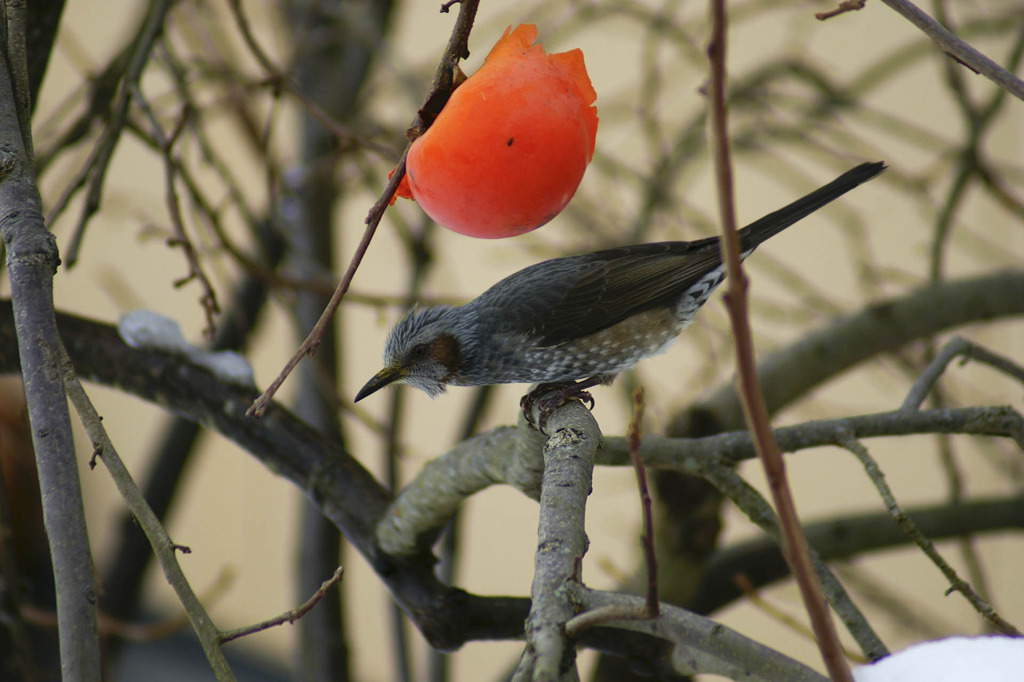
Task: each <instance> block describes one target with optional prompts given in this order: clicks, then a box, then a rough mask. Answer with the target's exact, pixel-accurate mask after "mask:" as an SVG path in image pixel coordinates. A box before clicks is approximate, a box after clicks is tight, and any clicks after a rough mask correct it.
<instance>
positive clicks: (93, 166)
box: [46, 0, 174, 268]
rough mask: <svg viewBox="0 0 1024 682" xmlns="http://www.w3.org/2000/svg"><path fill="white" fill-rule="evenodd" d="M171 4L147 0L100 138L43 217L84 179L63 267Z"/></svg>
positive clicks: (72, 259) (73, 254)
mask: <svg viewBox="0 0 1024 682" xmlns="http://www.w3.org/2000/svg"><path fill="white" fill-rule="evenodd" d="M172 5H174V2H173V1H172V0H154V1H153V2H151V3H150V6H149V11H148V12H147V13H146V16H145V18H144V19H143V20H142V24H141V26H140V28H139V30H138V32H137V38H136V40H135V44H134V45H132V51H131V57H130V59H129V62H128V67H127V68H126V69H125V72H124V77H123V78H122V80H121V89H120V91H119V92H118V94H117V100H116V101H115V103H114V106H113V107H112V108H111V113H110V118H109V120H108V122H107V126H106V127H105V128H104V129H103V133H102V134H101V135H100V139H99V140H97V141H96V146H95V147H94V148H93V150H92V152H91V153H90V154H89V158H88V159H86V162H85V164H84V165H83V166H82V170H81V171H79V173H78V175H77V176H76V177H75V179H74V180H73V181H72V182H71V183H70V184H69V185H68V186H67V188H66V189H65V190H64V192H63V193H62V194H61V195H60V197H59V198H58V199H57V202H56V203H55V204H54V205H53V208H51V209H50V214H49V215H48V216H47V217H46V224H47V225H52V224H53V222H54V220H56V218H57V216H59V215H60V214H61V213H62V212H63V211H64V209H65V208H66V207H67V204H68V202H69V201H70V200H71V197H72V196H74V194H75V193H76V192H77V191H78V190H79V189H80V188H81V187H82V186H83V185H85V184H86V183H87V182H88V184H89V189H88V192H87V193H86V198H85V203H84V205H83V206H82V213H81V216H80V217H79V219H78V225H77V226H76V227H75V230H74V232H73V233H72V235H71V239H70V241H69V242H68V248H67V249H66V251H65V254H64V261H65V263H64V267H66V268H71V267H73V266H74V264H75V263H76V262H77V261H78V250H79V248H80V247H81V244H82V238H83V236H84V235H85V228H86V226H87V225H88V223H89V219H90V218H92V216H93V215H94V214H95V213H96V211H98V210H99V207H100V199H101V197H102V195H103V183H104V181H105V180H106V176H107V167H108V166H109V165H110V160H111V159H112V158H113V156H114V150H115V149H116V148H117V143H118V142H119V141H120V140H121V131H122V129H123V128H124V125H125V122H126V121H127V120H128V108H129V106H130V105H131V99H132V98H131V93H130V92H129V86H130V85H132V84H134V83H138V82H139V78H141V77H142V71H143V69H145V68H146V64H148V63H149V53H150V51H151V50H152V49H153V46H154V45H155V44H156V41H157V39H158V38H159V37H160V34H161V33H162V32H163V27H164V20H165V19H166V17H167V13H168V12H169V11H170V9H171V6H172Z"/></svg>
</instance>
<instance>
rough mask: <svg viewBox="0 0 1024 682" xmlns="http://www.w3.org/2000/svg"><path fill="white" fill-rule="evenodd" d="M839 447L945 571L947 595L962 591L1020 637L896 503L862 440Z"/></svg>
mask: <svg viewBox="0 0 1024 682" xmlns="http://www.w3.org/2000/svg"><path fill="white" fill-rule="evenodd" d="M839 445H841V446H842V447H844V448H845V449H847V450H849V451H850V452H852V453H853V454H854V456H855V457H856V458H857V459H859V460H860V462H861V464H862V465H863V466H864V471H865V472H867V475H868V478H870V479H871V482H872V483H874V485H875V488H876V489H877V490H878V494H879V495H880V496H881V497H882V501H883V502H884V503H885V508H886V509H887V510H888V511H889V514H890V515H891V516H892V518H893V520H894V521H895V522H896V525H897V526H899V528H900V530H902V531H903V532H904V533H905V534H906V535H907V537H908V538H910V539H911V540H913V541H914V543H915V544H916V545H917V546H918V547H920V548H921V551H922V552H924V553H925V555H926V556H927V557H928V558H929V559H931V561H932V563H933V564H935V565H936V566H937V567H938V569H939V570H940V571H942V574H943V575H944V576H946V579H947V580H948V581H949V584H950V588H949V589H948V590H947V591H946V594H947V595H948V594H950V593H951V592H954V591H955V592H959V593H960V594H962V595H963V596H964V598H965V599H967V601H968V603H970V605H971V606H973V607H974V609H975V610H976V611H977V612H978V613H979V614H981V616H982V618H984V619H985V621H986V622H987V623H989V624H990V625H992V626H993V627H994V628H995V629H996V630H998V631H999V632H1002V633H1003V634H1005V635H1011V636H1013V637H1020V636H1021V632H1020V631H1019V630H1018V629H1017V628H1015V627H1014V626H1013V625H1011V624H1010V623H1008V622H1007V621H1005V620H1003V618H1002V617H1001V616H1000V615H999V614H998V613H996V611H995V609H993V608H992V606H991V605H990V604H989V603H988V602H986V601H985V600H984V599H982V598H981V597H980V596H978V594H977V593H976V592H975V591H974V590H973V589H971V586H970V585H969V584H967V582H966V581H965V580H963V579H962V578H960V576H959V575H957V573H956V571H955V570H954V569H953V567H952V566H950V565H949V564H948V563H947V562H946V560H945V559H943V558H942V555H941V554H939V551H938V550H937V549H935V545H934V544H933V543H932V541H931V540H929V539H928V538H927V537H925V535H924V533H922V532H921V531H920V530H919V529H918V527H917V525H916V524H915V523H914V522H913V521H912V520H911V519H910V517H909V516H907V514H906V513H905V512H904V511H903V510H902V509H901V508H900V506H899V504H898V503H897V502H896V498H895V497H894V496H893V494H892V490H891V489H890V488H889V484H888V483H886V482H885V476H884V475H883V474H882V472H881V471H880V470H879V468H878V463H877V462H875V460H874V458H873V457H872V456H871V453H869V452H868V449H867V448H866V447H864V445H863V444H862V443H861V442H860V441H858V440H857V439H855V438H853V437H852V436H850V435H847V436H846V437H844V438H841V439H840V442H839Z"/></svg>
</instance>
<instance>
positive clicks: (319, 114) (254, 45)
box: [228, 0, 394, 158]
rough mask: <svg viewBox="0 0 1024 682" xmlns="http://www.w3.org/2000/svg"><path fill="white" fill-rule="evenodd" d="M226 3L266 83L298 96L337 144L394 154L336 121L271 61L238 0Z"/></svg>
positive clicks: (308, 111)
mask: <svg viewBox="0 0 1024 682" xmlns="http://www.w3.org/2000/svg"><path fill="white" fill-rule="evenodd" d="M228 6H229V7H230V8H231V13H232V14H233V15H234V18H235V24H236V25H237V26H238V31H239V33H241V34H242V40H243V41H245V44H246V46H247V47H248V48H249V51H250V52H251V53H252V55H253V56H254V57H255V58H256V61H258V62H259V63H260V66H261V67H263V70H264V71H266V72H267V74H268V79H269V84H270V85H271V86H272V87H273V88H274V89H275V90H278V89H279V90H283V91H285V92H287V93H289V94H290V95H292V96H293V97H294V98H295V99H296V100H298V101H299V103H300V104H301V105H302V107H303V108H304V109H305V110H306V113H308V114H309V116H310V117H311V118H313V119H314V120H316V122H317V123H319V124H320V125H322V126H323V127H324V128H325V129H326V130H329V131H330V132H331V134H332V135H333V136H334V137H335V139H336V140H337V142H338V145H339V147H340V148H342V149H344V148H351V147H355V146H360V147H365V148H366V149H372V150H373V151H375V152H377V153H378V154H380V155H382V156H385V157H391V158H394V157H393V156H392V155H393V153H394V152H393V151H392V150H391V149H390V148H388V147H385V146H383V145H379V144H377V143H374V142H371V141H370V140H366V139H364V138H362V137H360V136H359V135H357V134H355V133H353V132H352V131H351V130H349V129H348V128H346V127H345V126H343V125H342V124H341V123H339V122H338V120H337V119H336V118H334V117H333V116H331V115H330V114H329V113H327V112H326V111H324V109H323V108H321V107H320V106H319V105H318V104H317V103H316V102H314V101H313V99H312V98H310V97H309V96H308V95H307V94H306V93H305V92H304V91H303V89H302V88H301V87H299V85H298V83H296V82H295V80H294V79H293V78H292V77H291V76H289V75H288V74H287V73H285V72H284V70H283V69H281V68H280V67H279V66H277V64H275V63H274V60H273V59H271V58H270V56H269V55H268V54H267V53H266V51H264V50H263V48H262V47H261V46H260V43H259V41H258V40H256V36H255V35H253V32H252V27H251V26H250V25H249V18H248V17H247V16H246V15H245V12H243V11H242V2H241V0H231V2H229V3H228Z"/></svg>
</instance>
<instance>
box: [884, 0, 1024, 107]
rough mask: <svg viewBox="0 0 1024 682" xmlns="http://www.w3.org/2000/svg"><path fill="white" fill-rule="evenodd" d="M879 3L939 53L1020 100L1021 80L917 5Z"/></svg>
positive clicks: (899, 0)
mask: <svg viewBox="0 0 1024 682" xmlns="http://www.w3.org/2000/svg"><path fill="white" fill-rule="evenodd" d="M882 2H884V3H885V4H886V5H888V6H889V7H890V8H891V9H893V10H895V11H896V12H898V13H899V14H900V15H902V16H903V18H904V19H906V20H907V21H909V22H910V23H912V24H914V26H917V27H918V28H919V29H921V31H923V32H924V34H925V35H927V36H928V37H929V38H931V39H932V40H933V41H934V42H935V44H936V45H938V46H939V48H940V49H941V50H942V51H943V52H945V53H946V54H948V55H950V56H952V57H953V58H954V59H956V60H957V61H959V62H961V63H962V64H964V65H965V66H967V67H968V68H969V69H971V70H972V71H974V72H975V73H979V74H981V75H982V76H985V77H986V78H988V79H989V80H991V81H992V82H993V83H995V84H996V85H998V86H999V87H1000V88H1002V89H1004V90H1006V91H1007V92H1009V93H1010V94H1011V95H1013V96H1014V97H1016V98H1017V99H1020V100H1024V81H1021V80H1020V79H1019V78H1017V77H1016V76H1014V75H1013V74H1012V73H1010V72H1009V71H1007V70H1006V69H1004V68H1003V67H1001V66H999V65H998V64H996V63H995V62H994V61H992V60H991V59H989V58H988V57H986V56H985V55H983V54H982V53H981V52H978V51H977V50H976V49H974V48H973V47H971V46H970V45H968V44H967V43H966V42H964V41H963V40H961V39H960V38H958V37H957V36H956V35H954V34H953V33H951V32H950V31H949V30H948V29H946V27H944V26H943V25H942V24H940V23H939V22H937V21H935V20H934V19H932V18H931V17H930V16H928V15H927V14H925V13H924V12H923V11H921V9H920V8H919V7H917V5H915V4H913V3H912V2H910V1H909V0H882Z"/></svg>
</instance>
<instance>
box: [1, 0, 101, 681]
mask: <svg viewBox="0 0 1024 682" xmlns="http://www.w3.org/2000/svg"><path fill="white" fill-rule="evenodd" d="M15 5H16V3H5V4H4V22H3V26H2V30H0V55H2V61H0V235H2V237H3V240H4V244H5V245H6V248H7V268H8V274H9V277H10V283H11V298H12V300H13V308H14V329H15V334H16V337H17V353H18V356H19V357H20V370H21V373H22V379H23V381H24V385H25V399H26V401H27V404H28V413H29V421H30V423H31V427H32V444H33V447H34V448H35V454H36V467H37V470H38V472H39V486H40V490H41V492H42V500H43V520H44V523H45V525H46V534H47V538H48V540H49V543H50V554H51V556H52V559H53V571H54V581H55V585H56V590H57V621H58V628H59V638H60V654H61V676H62V678H63V679H64V680H75V681H78V680H84V681H87V682H92V681H93V680H99V679H100V657H99V639H98V632H97V625H96V589H95V582H94V577H93V564H92V555H91V554H90V551H89V538H88V533H87V530H86V526H85V512H84V508H83V505H82V490H81V484H80V482H79V480H78V467H77V464H76V462H75V446H74V440H73V439H72V436H71V418H70V415H69V414H68V406H67V400H66V398H65V397H64V382H63V380H62V377H61V369H60V357H61V353H60V336H59V335H58V333H57V326H56V321H55V319H54V310H53V275H54V273H55V272H56V271H57V265H58V264H59V263H60V258H59V257H58V255H57V244H56V240H55V239H54V237H53V235H52V234H50V233H49V232H47V230H46V226H45V224H44V223H43V214H42V205H41V202H40V198H39V191H38V189H37V188H36V186H35V182H34V177H33V161H32V147H31V122H30V120H29V119H28V110H29V107H28V106H27V105H28V97H29V92H28V87H29V86H28V82H27V70H26V65H25V58H26V56H25V54H24V46H25V36H24V34H23V33H22V34H21V35H17V36H15V35H12V33H10V32H11V31H22V32H23V31H24V28H25V25H24V21H23V14H22V13H23V12H24V6H15ZM14 16H18V17H21V18H19V19H17V20H15V21H12V18H13V17H14ZM19 51H20V54H19ZM18 367H19V365H17V364H16V366H15V368H12V369H18Z"/></svg>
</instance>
